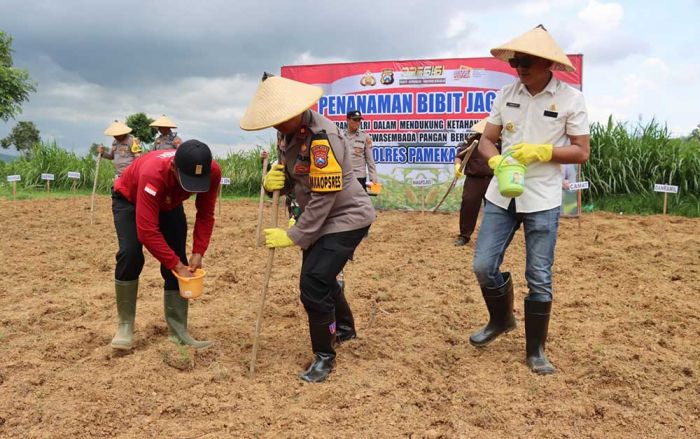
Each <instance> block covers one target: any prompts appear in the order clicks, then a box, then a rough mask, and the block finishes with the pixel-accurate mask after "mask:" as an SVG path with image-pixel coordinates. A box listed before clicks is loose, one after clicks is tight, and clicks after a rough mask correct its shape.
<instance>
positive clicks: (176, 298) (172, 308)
mask: <svg viewBox="0 0 700 439" xmlns="http://www.w3.org/2000/svg"><path fill="white" fill-rule="evenodd" d="M163 303H164V305H165V321H166V322H168V329H169V330H170V339H171V340H173V341H174V342H176V343H181V344H184V345H188V346H192V347H193V348H195V349H202V348H206V347H207V346H210V345H211V342H210V341H204V340H202V341H198V340H195V339H194V338H192V337H191V336H190V334H189V332H187V310H188V308H189V302H188V301H187V299H183V298H182V297H180V291H178V290H165V297H164V300H163Z"/></svg>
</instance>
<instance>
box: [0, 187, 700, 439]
mask: <svg viewBox="0 0 700 439" xmlns="http://www.w3.org/2000/svg"><path fill="white" fill-rule="evenodd" d="M109 203H110V201H109V198H108V197H100V198H99V199H98V214H97V217H96V225H95V226H90V221H89V220H90V213H89V210H88V207H89V198H87V197H74V198H68V199H48V200H36V201H17V202H11V201H4V200H3V201H0V224H2V232H3V233H2V234H3V237H2V240H1V241H0V255H1V256H2V265H0V273H1V276H0V280H1V282H2V287H1V288H0V291H1V294H2V298H3V303H2V304H1V305H0V437H2V438H73V437H75V438H83V437H85V438H92V437H95V438H97V437H100V438H102V437H119V438H149V437H154V438H160V437H163V438H165V437H167V438H220V437H221V438H224V437H246V438H247V437H342V438H345V437H358V438H365V437H367V438H374V437H413V438H421V437H429V438H438V437H446V438H452V437H477V438H480V437H484V438H489V437H499V438H500V437H547V438H550V437H552V438H559V437H561V438H587V437H593V438H616V437H636V438H653V437H668V438H676V437H689V438H696V437H700V419H699V418H700V386H699V384H698V383H699V382H700V343H699V342H698V340H699V339H700V291H699V290H700V287H699V285H700V233H698V229H700V220H698V219H686V218H678V217H663V216H653V217H640V216H619V215H613V214H604V213H596V214H587V215H585V216H584V217H583V218H582V219H581V221H580V222H579V221H578V220H576V219H562V222H561V228H560V233H559V240H558V245H557V259H556V265H555V284H554V287H555V293H554V295H555V299H554V300H555V302H554V307H553V316H552V323H551V325H550V331H549V332H550V337H549V340H548V344H547V350H548V354H549V357H550V359H551V360H552V362H553V363H554V364H555V365H556V366H557V368H558V373H557V374H556V375H553V376H547V377H539V376H534V375H533V374H531V373H530V372H529V371H528V369H527V366H526V365H525V362H524V344H525V341H524V324H523V321H522V317H523V312H522V305H523V304H522V298H523V297H524V296H525V294H526V287H525V280H524V275H523V271H524V242H523V236H522V232H518V234H517V235H516V238H515V239H514V241H513V244H512V245H511V248H510V250H509V253H508V255H507V257H506V260H505V263H504V270H509V271H512V272H513V274H514V280H515V288H516V317H517V319H518V328H517V329H516V330H515V331H513V332H511V333H510V334H508V335H506V336H504V337H502V338H501V339H499V340H498V341H496V342H494V343H493V344H492V345H490V346H488V347H487V348H484V349H476V348H473V347H472V346H470V345H469V342H468V336H469V334H470V332H471V331H473V330H475V329H477V328H478V327H479V326H480V325H482V324H483V323H485V321H486V317H487V316H486V309H485V306H484V304H483V302H482V299H481V295H480V291H479V288H478V285H477V283H476V281H475V279H474V276H473V274H472V273H471V261H472V255H473V251H474V248H473V246H468V247H461V248H458V247H455V246H453V244H452V240H453V239H454V237H455V235H456V231H457V215H456V214H437V215H432V214H429V213H427V214H423V215H421V214H419V213H405V212H393V211H392V212H379V216H378V220H377V221H376V223H375V224H374V226H373V227H372V229H371V231H370V234H369V237H368V238H367V239H366V240H365V241H364V242H363V243H362V244H361V246H360V247H359V249H358V251H357V253H356V257H355V261H354V262H352V263H350V264H349V265H348V267H347V268H346V271H345V273H346V276H345V277H346V284H347V294H348V299H349V301H350V303H351V305H352V306H353V309H354V313H355V318H356V321H357V327H358V332H359V338H358V339H356V340H354V341H351V342H349V343H346V344H343V345H342V346H340V347H339V348H338V363H337V367H336V369H335V370H334V372H333V374H332V375H331V377H330V378H329V380H328V381H327V382H326V383H324V384H320V385H309V384H304V383H302V382H301V381H299V379H298V378H297V374H298V373H299V372H300V371H301V370H302V368H303V366H304V365H305V364H306V363H307V362H308V360H310V358H311V353H310V343H309V338H308V332H307V323H306V316H305V312H304V310H303V308H302V306H301V304H300V301H299V298H298V295H299V294H298V286H297V285H298V270H299V267H300V260H301V255H300V253H299V251H298V250H297V249H282V250H278V251H277V252H276V255H275V267H274V271H273V274H272V278H271V280H270V291H269V293H268V301H267V303H266V307H265V320H264V323H263V332H262V336H261V345H260V352H259V355H258V363H257V375H256V377H255V379H254V380H251V379H250V378H249V377H248V375H247V371H248V362H249V359H250V355H251V350H252V336H253V331H254V325H255V315H256V309H257V306H258V300H259V296H260V290H261V284H262V279H263V272H264V267H265V261H266V257H267V250H266V249H265V248H263V247H256V246H255V242H254V240H255V238H254V234H255V220H256V212H257V205H256V203H254V202H245V201H235V202H234V201H224V203H223V206H222V212H221V215H219V218H218V219H217V225H216V228H215V231H214V236H213V239H212V243H211V246H210V248H209V251H208V253H207V255H206V257H205V269H206V270H207V271H208V276H207V279H206V290H205V294H204V296H203V297H202V298H200V299H197V300H195V301H193V303H192V306H191V309H190V330H191V332H192V333H193V334H194V335H195V336H197V337H198V338H202V339H209V340H214V341H216V344H215V346H213V347H212V348H209V349H206V350H203V351H199V352H194V351H191V350H187V349H184V348H178V347H177V346H175V345H174V344H172V343H170V342H168V341H167V328H166V325H165V321H164V317H163V304H162V281H161V278H160V273H159V266H158V263H157V262H156V260H155V259H153V258H152V257H150V256H147V258H146V267H145V270H144V273H143V274H142V276H141V288H140V292H139V301H138V306H137V316H136V334H135V337H136V340H137V344H136V347H135V349H134V350H133V352H132V353H130V354H127V355H115V354H113V353H112V351H111V349H110V348H109V347H108V345H109V342H110V340H111V338H112V336H113V335H114V330H115V328H116V309H115V304H114V288H113V269H114V253H115V252H116V237H115V233H114V226H113V223H112V217H111V211H110V207H109ZM267 210H268V211H269V210H270V206H269V205H268V207H267ZM187 212H188V219H189V221H190V231H191V225H192V221H193V219H194V214H193V203H192V202H191V201H190V202H188V203H187ZM266 221H268V222H269V219H267V220H266Z"/></svg>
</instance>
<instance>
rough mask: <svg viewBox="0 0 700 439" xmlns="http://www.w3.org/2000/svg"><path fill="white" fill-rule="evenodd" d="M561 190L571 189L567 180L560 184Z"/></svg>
mask: <svg viewBox="0 0 700 439" xmlns="http://www.w3.org/2000/svg"><path fill="white" fill-rule="evenodd" d="M561 188H562V189H564V190H565V191H568V190H569V188H571V183H569V180H564V181H563V182H562V184H561Z"/></svg>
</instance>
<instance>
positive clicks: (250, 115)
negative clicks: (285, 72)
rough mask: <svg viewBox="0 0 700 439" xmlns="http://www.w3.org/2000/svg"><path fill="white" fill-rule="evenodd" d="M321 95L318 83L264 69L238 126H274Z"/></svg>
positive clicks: (247, 128)
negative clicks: (272, 72) (268, 72)
mask: <svg viewBox="0 0 700 439" xmlns="http://www.w3.org/2000/svg"><path fill="white" fill-rule="evenodd" d="M322 95H323V89H321V88H320V87H316V86H314V85H309V84H304V83H303V82H298V81H293V80H291V79H287V78H282V77H281V76H271V75H268V74H267V73H266V74H265V75H264V76H263V81H262V82H261V83H260V85H259V86H258V89H257V90H256V91H255V95H254V96H253V99H252V100H251V102H250V104H249V105H248V108H247V109H246V111H245V114H244V115H243V118H241V122H240V126H241V128H242V129H244V130H246V131H256V130H262V129H264V128H269V127H272V126H275V125H277V124H280V123H282V122H285V121H288V120H289V119H291V118H293V117H294V116H297V115H299V114H301V113H303V112H304V111H306V110H308V109H309V108H310V107H311V106H312V105H313V104H314V103H316V101H318V100H319V99H320V98H321V96H322Z"/></svg>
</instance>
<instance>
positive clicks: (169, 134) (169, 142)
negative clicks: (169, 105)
mask: <svg viewBox="0 0 700 439" xmlns="http://www.w3.org/2000/svg"><path fill="white" fill-rule="evenodd" d="M150 126H152V127H155V128H158V133H160V135H159V136H158V138H156V140H155V142H153V150H154V151H157V150H159V149H177V147H178V146H180V144H181V143H182V139H180V138H179V137H178V136H177V133H176V132H174V131H173V130H172V129H173V128H177V125H175V123H174V122H173V121H172V120H170V119H168V118H167V117H166V116H165V114H164V115H162V116H161V117H159V118H158V119H156V120H154V121H153V122H152V123H151V125H150Z"/></svg>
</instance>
